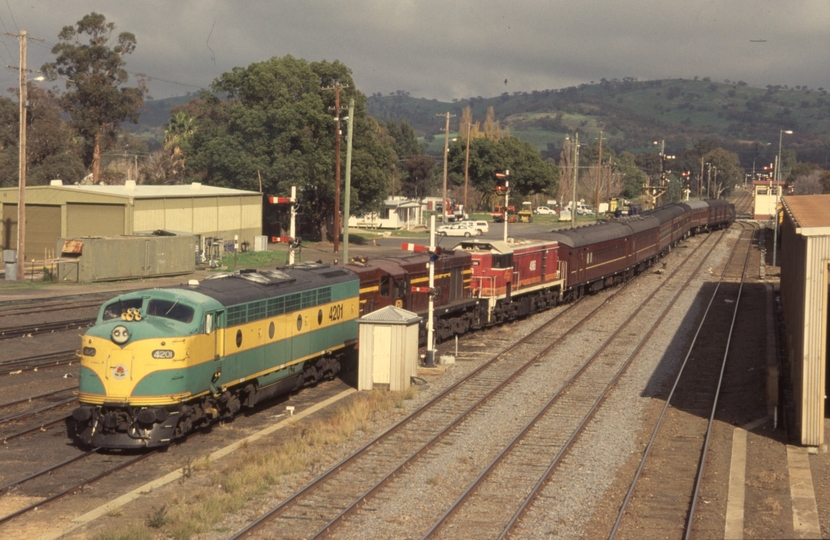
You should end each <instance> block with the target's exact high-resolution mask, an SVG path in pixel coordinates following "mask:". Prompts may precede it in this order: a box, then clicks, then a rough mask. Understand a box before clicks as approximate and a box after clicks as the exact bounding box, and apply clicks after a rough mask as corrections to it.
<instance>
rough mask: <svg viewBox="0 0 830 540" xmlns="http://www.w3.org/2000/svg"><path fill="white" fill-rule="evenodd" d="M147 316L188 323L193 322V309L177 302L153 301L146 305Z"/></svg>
mask: <svg viewBox="0 0 830 540" xmlns="http://www.w3.org/2000/svg"><path fill="white" fill-rule="evenodd" d="M147 315H155V316H156V317H164V318H166V319H173V320H174V321H179V322H183V323H189V322H191V321H192V320H193V308H192V307H190V306H187V305H185V304H181V303H179V301H178V300H176V301H174V302H171V301H170V300H158V299H153V300H150V302H149V303H148V304H147Z"/></svg>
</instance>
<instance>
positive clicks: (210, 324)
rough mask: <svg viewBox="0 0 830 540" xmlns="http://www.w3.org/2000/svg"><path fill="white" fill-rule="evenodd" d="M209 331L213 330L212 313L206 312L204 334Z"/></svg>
mask: <svg viewBox="0 0 830 540" xmlns="http://www.w3.org/2000/svg"><path fill="white" fill-rule="evenodd" d="M272 324H273V323H272ZM211 332H213V313H208V314H207V315H205V334H210V333H211Z"/></svg>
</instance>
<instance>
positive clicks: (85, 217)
mask: <svg viewBox="0 0 830 540" xmlns="http://www.w3.org/2000/svg"><path fill="white" fill-rule="evenodd" d="M125 209H126V206H125V205H123V204H85V203H74V202H71V203H70V202H68V203H66V236H118V235H121V234H125V233H127V231H126V230H125V229H124V220H125V217H124V214H125V212H126V210H125ZM57 236H60V229H58V234H57ZM54 242H55V240H54V237H53V238H52V243H53V244H54Z"/></svg>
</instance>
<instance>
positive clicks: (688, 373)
mask: <svg viewBox="0 0 830 540" xmlns="http://www.w3.org/2000/svg"><path fill="white" fill-rule="evenodd" d="M743 226H744V230H743V231H742V239H743V240H744V241H743V242H738V243H737V244H736V246H741V247H744V246H745V249H746V253H745V254H744V253H740V252H738V251H737V248H736V251H733V252H732V254H731V255H730V259H729V261H728V262H727V264H726V265H725V266H724V269H723V273H722V274H721V277H720V281H719V283H718V285H717V286H716V287H715V288H714V290H713V291H712V294H711V297H710V300H709V304H708V306H707V308H706V313H705V314H704V317H703V319H702V320H701V321H700V324H699V326H698V328H697V332H696V334H695V337H694V339H693V341H692V343H691V345H690V346H689V348H688V352H687V354H686V357H685V358H684V360H683V362H682V364H681V367H680V369H679V371H678V373H677V377H676V379H675V381H674V385H673V386H672V388H671V391H670V392H669V394H668V396H667V397H666V400H665V404H664V407H663V410H662V412H661V414H660V416H659V418H658V420H657V422H656V424H655V426H654V430H653V433H652V435H651V439H650V441H649V443H648V445H647V446H646V449H645V451H644V452H643V455H642V458H641V460H640V465H639V467H638V469H637V472H636V473H635V475H634V477H633V479H632V480H631V484H630V487H629V489H628V492H627V493H626V495H625V498H624V499H623V500H622V503H621V505H620V508H619V513H618V515H617V519H616V522H615V523H614V526H613V528H612V530H611V533H610V538H657V537H660V538H663V537H675V536H677V535H678V533H680V532H682V536H683V537H684V538H687V539H688V538H689V537H690V536H691V534H692V531H693V529H694V523H695V514H696V507H697V503H698V500H699V494H700V489H701V485H702V482H703V477H704V472H705V467H706V459H707V453H708V449H709V441H710V437H711V434H712V428H713V424H714V421H715V415H716V411H717V407H718V400H719V397H720V393H721V389H722V385H723V381H724V373H725V370H726V367H727V361H728V359H729V352H730V351H729V346H730V343H731V339H732V334H733V329H734V326H735V320H736V317H737V315H738V309H739V307H740V300H741V292H742V290H743V284H744V278H745V276H746V268H747V263H748V261H749V254H750V250H751V242H750V241H749V240H748V239H746V236H748V235H749V236H751V235H752V234H753V233H754V231H755V230H756V229H755V228H754V227H750V226H749V225H743ZM736 277H740V283H739V285H738V286H732V287H728V286H724V284H726V283H728V282H729V281H730V280H732V279H735V278H736ZM724 316H726V317H724ZM724 319H727V320H729V321H730V322H729V324H728V325H727V324H723V322H724ZM656 501H659V504H655V502H656Z"/></svg>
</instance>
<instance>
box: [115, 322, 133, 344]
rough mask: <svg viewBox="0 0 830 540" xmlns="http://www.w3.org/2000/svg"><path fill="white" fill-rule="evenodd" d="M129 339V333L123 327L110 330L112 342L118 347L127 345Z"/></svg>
mask: <svg viewBox="0 0 830 540" xmlns="http://www.w3.org/2000/svg"><path fill="white" fill-rule="evenodd" d="M129 339H130V331H129V330H127V328H126V327H124V326H116V327H115V328H113V329H112V340H113V341H114V342H116V343H118V344H119V345H123V344H125V343H127V340H129Z"/></svg>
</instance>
